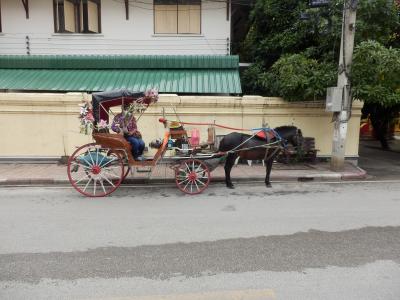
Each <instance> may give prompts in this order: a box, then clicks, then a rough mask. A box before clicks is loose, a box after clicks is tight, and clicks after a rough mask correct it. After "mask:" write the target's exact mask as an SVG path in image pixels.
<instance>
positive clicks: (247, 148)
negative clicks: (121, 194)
mask: <svg viewBox="0 0 400 300" xmlns="http://www.w3.org/2000/svg"><path fill="white" fill-rule="evenodd" d="M157 98H158V96H157V95H156V94H150V95H148V94H145V93H137V92H131V91H129V90H119V91H112V92H102V93H94V94H93V95H92V103H91V107H88V109H89V110H90V111H91V114H92V115H91V118H89V119H91V120H92V121H93V123H92V125H93V132H92V137H93V140H94V142H93V143H89V144H85V145H83V146H81V147H79V148H77V149H76V150H75V152H74V153H73V154H72V155H71V156H70V158H69V160H68V168H67V172H68V178H69V181H70V183H71V185H72V186H73V187H74V188H75V189H76V190H77V191H78V192H80V193H81V194H83V195H85V196H89V197H102V196H106V195H109V194H111V193H112V192H114V191H115V190H116V189H117V188H118V187H119V186H120V185H121V183H122V182H123V181H124V179H125V178H126V177H127V176H128V174H129V172H130V170H131V168H137V167H150V168H152V167H155V166H156V165H157V163H159V162H160V160H163V159H164V154H165V152H166V151H167V149H171V148H172V149H174V150H175V152H176V155H175V156H173V157H170V158H169V163H170V164H171V165H172V167H173V169H174V173H175V182H176V185H177V187H178V188H179V190H181V191H182V192H184V193H186V194H190V195H194V194H199V193H201V192H203V191H204V190H205V189H206V188H207V187H208V185H209V183H210V179H211V171H212V170H213V169H214V168H215V167H216V166H217V165H218V162H219V160H220V159H221V158H222V157H226V164H225V175H226V184H227V186H228V187H230V188H233V184H232V182H231V179H230V171H231V168H232V166H233V163H234V161H235V159H236V158H237V157H238V156H240V157H242V158H245V159H251V160H253V159H258V160H265V161H266V162H267V176H266V179H265V183H266V185H267V186H270V184H269V175H270V171H271V167H272V161H273V159H274V158H275V157H276V155H277V154H278V153H279V152H280V150H282V149H284V148H285V145H286V142H290V143H291V144H293V145H296V144H297V138H298V134H300V136H301V132H300V130H298V129H297V128H296V127H294V126H284V127H282V128H280V129H279V130H278V129H275V130H274V129H269V128H268V129H266V128H261V129H259V130H257V131H255V132H254V133H253V134H252V135H247V134H242V133H237V132H233V133H231V134H228V135H227V136H225V138H224V139H223V140H222V141H221V145H220V147H219V149H218V150H216V149H214V152H213V151H203V147H202V146H201V145H199V144H198V141H196V142H194V139H191V138H189V137H188V133H187V131H186V130H185V129H184V128H183V125H185V124H196V123H184V122H180V121H179V122H177V121H168V120H166V119H165V118H160V119H159V121H160V123H162V124H163V125H164V128H165V132H164V137H163V139H162V140H161V141H159V143H158V144H157V145H156V146H157V148H158V149H157V151H156V153H155V154H154V156H153V157H150V158H147V159H145V160H142V161H137V160H135V159H134V158H133V156H132V152H131V145H130V143H129V142H128V141H127V140H126V139H125V138H124V136H122V135H119V134H113V133H110V132H109V127H110V125H109V124H110V116H111V115H113V112H112V110H111V108H113V107H117V106H121V107H124V106H125V105H126V104H128V105H129V107H130V108H129V110H130V113H138V114H139V115H140V116H139V117H138V119H140V117H141V115H142V114H143V113H144V111H145V110H146V109H147V107H148V106H149V105H150V104H151V103H153V102H156V101H157ZM85 122H87V119H85ZM176 124H177V125H178V126H172V125H176ZM198 125H211V124H207V123H202V124H201V123H198ZM213 125H215V126H219V127H223V128H225V129H232V130H235V129H236V130H241V129H237V128H230V127H226V126H221V125H217V124H213ZM262 134H264V137H263V138H258V137H257V136H259V135H262ZM172 139H173V140H174V141H175V145H171V140H172Z"/></svg>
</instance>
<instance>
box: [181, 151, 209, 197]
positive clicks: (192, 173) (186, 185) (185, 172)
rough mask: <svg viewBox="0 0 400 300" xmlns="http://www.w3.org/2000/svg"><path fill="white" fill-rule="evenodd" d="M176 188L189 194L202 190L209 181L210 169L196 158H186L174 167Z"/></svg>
mask: <svg viewBox="0 0 400 300" xmlns="http://www.w3.org/2000/svg"><path fill="white" fill-rule="evenodd" d="M175 182H176V186H177V187H178V189H180V190H181V191H182V192H184V193H186V194H189V195H196V194H200V193H201V192H203V191H204V190H205V189H206V188H207V187H208V185H209V183H210V170H209V169H208V167H207V166H206V165H205V164H204V163H203V162H202V161H200V160H198V159H193V158H191V159H187V160H184V161H182V162H181V164H180V165H179V167H177V168H176V169H175Z"/></svg>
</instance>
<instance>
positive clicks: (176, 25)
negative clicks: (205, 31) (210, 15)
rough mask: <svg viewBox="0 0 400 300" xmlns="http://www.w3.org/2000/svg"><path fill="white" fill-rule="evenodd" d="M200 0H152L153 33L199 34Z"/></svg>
mask: <svg viewBox="0 0 400 300" xmlns="http://www.w3.org/2000/svg"><path fill="white" fill-rule="evenodd" d="M200 28H201V0H154V33H172V34H200V33H201V29H200Z"/></svg>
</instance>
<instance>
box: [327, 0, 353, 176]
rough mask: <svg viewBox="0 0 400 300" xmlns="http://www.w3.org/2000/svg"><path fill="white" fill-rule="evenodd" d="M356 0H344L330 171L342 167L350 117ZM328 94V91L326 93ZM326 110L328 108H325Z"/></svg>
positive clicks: (338, 169)
mask: <svg viewBox="0 0 400 300" xmlns="http://www.w3.org/2000/svg"><path fill="white" fill-rule="evenodd" d="M357 2H358V1H357V0H344V7H343V21H342V38H341V42H340V58H339V69H338V71H339V72H338V73H339V74H338V81H337V87H336V88H334V89H336V91H337V92H336V94H337V95H338V96H339V98H340V94H341V101H340V99H339V101H340V103H341V105H340V109H338V110H337V111H336V110H333V111H334V112H333V117H334V131H333V143H332V158H331V169H332V170H333V171H340V170H342V169H343V167H344V157H345V143H346V136H347V123H348V120H349V118H350V116H351V101H352V99H351V89H350V79H349V74H350V68H351V63H352V60H353V49H354V35H355V29H356V12H357ZM328 94H329V91H328ZM327 108H328V107H327Z"/></svg>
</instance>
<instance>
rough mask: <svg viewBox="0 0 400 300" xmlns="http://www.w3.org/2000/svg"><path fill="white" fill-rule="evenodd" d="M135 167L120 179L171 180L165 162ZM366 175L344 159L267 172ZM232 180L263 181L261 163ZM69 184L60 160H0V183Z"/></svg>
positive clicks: (297, 176) (217, 176)
mask: <svg viewBox="0 0 400 300" xmlns="http://www.w3.org/2000/svg"><path fill="white" fill-rule="evenodd" d="M143 171H144V170H142V171H141V170H135V171H134V172H133V174H130V175H129V176H128V177H127V179H126V180H125V181H124V183H127V184H135V183H149V184H151V183H158V184H160V183H168V184H172V183H173V182H174V180H175V179H174V172H173V170H172V169H171V168H170V167H169V165H166V164H159V165H157V166H156V167H155V168H153V171H152V172H143ZM365 177H366V172H365V171H364V170H362V169H360V168H359V167H356V166H354V165H353V164H351V163H349V162H346V164H345V168H344V171H342V172H333V171H330V170H329V163H317V164H306V163H302V164H295V165H293V164H291V165H284V164H274V166H273V168H272V172H271V181H272V182H273V181H312V180H316V181H340V180H356V179H363V178H365ZM231 178H232V181H233V182H234V183H235V182H239V181H264V178H265V167H263V166H262V164H253V165H252V166H248V165H246V164H239V165H236V166H234V167H233V169H232V173H231ZM224 180H225V174H224V169H223V166H222V165H221V166H219V167H218V168H217V169H215V170H214V171H213V172H212V173H211V181H212V182H221V181H224ZM51 184H61V185H64V184H69V181H68V175H67V166H66V165H63V164H56V163H53V164H49V163H47V164H44V163H38V164H32V163H18V164H16V163H1V164H0V185H51Z"/></svg>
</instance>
